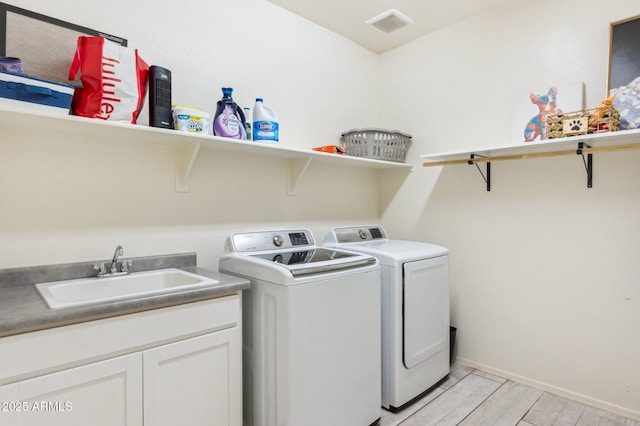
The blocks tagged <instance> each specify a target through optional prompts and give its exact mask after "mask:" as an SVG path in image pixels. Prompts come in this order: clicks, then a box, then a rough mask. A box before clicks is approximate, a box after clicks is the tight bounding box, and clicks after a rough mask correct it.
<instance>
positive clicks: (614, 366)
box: [381, 0, 640, 418]
mask: <svg viewBox="0 0 640 426" xmlns="http://www.w3.org/2000/svg"><path fill="white" fill-rule="evenodd" d="M637 14H640V6H639V5H638V4H636V3H635V2H628V1H625V0H613V1H610V2H607V4H606V6H605V5H603V4H602V3H601V2H597V1H594V0H587V1H577V0H562V1H557V0H543V1H537V2H529V1H526V0H517V1H510V2H506V3H505V4H504V5H503V6H502V7H500V8H497V9H495V10H493V11H490V12H488V13H485V14H482V15H480V16H476V17H474V18H471V19H469V20H466V21H464V22H461V23H459V24H457V25H453V26H451V27H448V28H445V29H443V30H441V31H438V32H436V33H434V34H431V35H428V36H425V37H423V38H421V39H419V40H417V41H415V42H413V43H410V44H408V45H405V46H403V47H400V48H398V49H395V50H393V51H391V52H388V53H386V54H384V55H383V56H382V57H381V58H382V70H383V71H382V81H383V82H384V86H383V90H382V93H383V96H382V107H383V111H382V114H381V117H382V120H383V123H382V124H381V125H382V126H392V127H397V128H401V129H403V130H405V131H407V132H409V133H411V134H413V135H414V146H413V147H412V149H411V151H410V157H411V158H410V161H412V162H413V163H415V164H420V160H419V158H418V157H419V155H420V154H427V153H436V152H443V151H454V150H464V149H467V148H474V147H477V148H480V147H485V146H496V145H508V144H511V143H512V140H511V134H512V133H511V132H512V130H511V129H512V107H513V99H514V97H515V96H516V94H523V93H524V94H528V93H529V91H530V90H531V89H533V88H540V87H549V86H552V85H556V84H564V83H570V82H574V81H583V82H584V83H585V87H586V105H587V106H588V107H595V106H597V105H598V104H599V103H600V101H601V100H602V99H604V97H605V95H606V82H607V66H608V48H609V23H610V22H614V21H617V20H621V19H625V18H627V17H631V16H634V15H637ZM407 64H410V66H407ZM639 162H640V153H639V152H637V151H629V152H624V153H603V154H596V155H595V158H594V165H595V172H594V173H595V175H594V187H593V188H592V189H587V187H586V173H585V170H584V166H583V164H582V160H581V159H580V158H579V157H575V158H574V157H561V158H553V159H537V160H523V161H517V162H498V163H494V164H492V189H491V192H486V190H485V184H484V181H483V180H482V178H481V176H480V175H479V173H478V172H477V171H476V169H475V167H470V166H466V165H462V166H448V167H446V168H442V167H439V168H422V167H417V168H416V171H415V172H414V173H413V174H412V175H411V176H410V177H409V179H408V180H407V182H406V183H405V185H404V186H403V187H402V189H401V190H400V191H399V192H398V193H397V194H396V195H395V200H394V203H393V204H391V206H390V207H389V208H388V209H387V210H386V211H385V212H384V213H383V223H384V224H385V225H386V227H387V230H389V231H391V234H392V235H394V234H395V235H394V236H396V237H402V238H408V239H418V240H424V241H430V242H434V243H439V244H442V245H444V246H446V247H448V248H449V249H450V250H451V286H452V324H453V325H455V326H457V327H458V341H457V343H458V356H459V358H461V359H462V360H464V361H465V362H467V363H470V364H472V365H477V366H481V367H483V368H485V369H488V370H489V371H495V372H498V373H500V374H503V375H506V376H510V377H514V378H516V379H517V380H521V381H525V382H528V383H531V384H534V385H537V386H540V387H543V388H547V389H550V390H553V391H555V392H558V393H561V394H563V395H566V396H569V397H571V398H576V399H580V400H583V401H587V402H591V403H594V404H596V405H599V406H602V407H606V408H608V409H611V410H614V411H618V412H621V413H623V414H626V415H629V416H633V417H635V418H640V363H639V362H638V359H639V358H640V333H638V324H640V285H639V282H640V280H639V278H638V277H640V262H638V259H637V258H638V255H639V254H640V250H639V248H640V239H639V238H638V237H639V235H640V232H639V231H640V225H639V224H638V223H639V222H638V218H639V217H640V197H639V195H640V167H639V166H638V164H639Z"/></svg>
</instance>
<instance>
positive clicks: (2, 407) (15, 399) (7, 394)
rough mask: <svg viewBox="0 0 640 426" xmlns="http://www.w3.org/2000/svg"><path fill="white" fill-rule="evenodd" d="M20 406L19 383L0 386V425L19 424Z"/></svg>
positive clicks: (12, 425) (17, 425) (13, 425)
mask: <svg viewBox="0 0 640 426" xmlns="http://www.w3.org/2000/svg"><path fill="white" fill-rule="evenodd" d="M22 408H23V404H22V403H21V401H20V387H19V385H18V384H17V383H13V384H10V385H5V386H0V425H2V426H20V413H21V412H22Z"/></svg>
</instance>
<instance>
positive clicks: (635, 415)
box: [455, 356, 640, 421]
mask: <svg viewBox="0 0 640 426" xmlns="http://www.w3.org/2000/svg"><path fill="white" fill-rule="evenodd" d="M455 361H456V362H459V363H460V364H463V365H466V366H467V367H472V368H477V369H478V370H482V371H485V372H487V373H491V374H495V375H496V376H500V377H504V378H505V379H509V380H512V381H514V382H517V383H521V384H523V385H527V386H531V387H533V388H536V389H539V390H541V391H546V392H549V393H552V394H554V395H558V396H562V397H564V398H568V399H571V400H574V401H578V402H582V403H584V404H588V405H591V406H594V407H597V408H601V409H603V410H606V411H609V412H612V413H615V414H620V415H621V416H624V417H629V418H631V419H634V420H638V421H640V411H635V410H630V409H628V408H625V407H621V406H619V405H615V404H611V403H609V402H606V401H601V400H599V399H596V398H592V397H590V396H587V395H583V394H580V393H576V392H572V391H570V390H567V389H564V388H560V387H557V386H553V385H550V384H548V383H543V382H540V381H537V380H534V379H530V378H528V377H523V376H519V375H517V374H513V373H511V372H509V371H505V370H501V369H499V368H494V367H492V366H490V365H486V364H482V363H479V362H475V361H472V360H470V359H467V358H461V357H459V356H457V357H456V359H455Z"/></svg>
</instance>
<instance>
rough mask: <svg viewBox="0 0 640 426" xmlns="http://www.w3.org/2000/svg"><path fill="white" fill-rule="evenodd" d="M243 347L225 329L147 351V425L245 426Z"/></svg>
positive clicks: (237, 335)
mask: <svg viewBox="0 0 640 426" xmlns="http://www.w3.org/2000/svg"><path fill="white" fill-rule="evenodd" d="M240 345H241V342H240V335H239V333H236V332H235V331H234V330H224V331H220V332H218V333H212V334H208V335H206V336H200V337H196V338H193V339H188V340H185V341H181V342H177V343H173V344H170V345H165V346H161V347H159V348H154V349H149V350H147V351H144V353H143V359H144V413H145V414H144V425H145V426H174V425H180V424H189V425H190V426H198V425H203V426H204V425H210V424H216V425H240V424H241V423H242V418H241V412H242V401H241V400H240V398H233V395H239V394H240V393H241V392H242V390H241V383H240V381H239V379H238V377H237V375H236V374H235V372H237V371H239V370H241V369H242V365H241V359H242V358H241V357H242V352H241V351H240V348H241V346H240ZM185 419H189V421H188V422H185ZM213 419H215V421H213Z"/></svg>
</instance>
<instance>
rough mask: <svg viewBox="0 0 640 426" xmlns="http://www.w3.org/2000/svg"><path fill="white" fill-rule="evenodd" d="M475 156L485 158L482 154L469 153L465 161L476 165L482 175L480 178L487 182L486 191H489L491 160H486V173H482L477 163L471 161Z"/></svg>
mask: <svg viewBox="0 0 640 426" xmlns="http://www.w3.org/2000/svg"><path fill="white" fill-rule="evenodd" d="M476 157H481V158H486V157H484V156H482V155H478V154H471V155H470V156H469V160H468V161H467V163H468V164H469V165H474V166H476V169H478V171H479V172H480V176H482V179H484V182H485V183H486V184H487V191H491V161H487V162H486V173H482V169H481V168H480V166H478V163H476V162H475V161H473V160H474V159H475V158H476Z"/></svg>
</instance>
